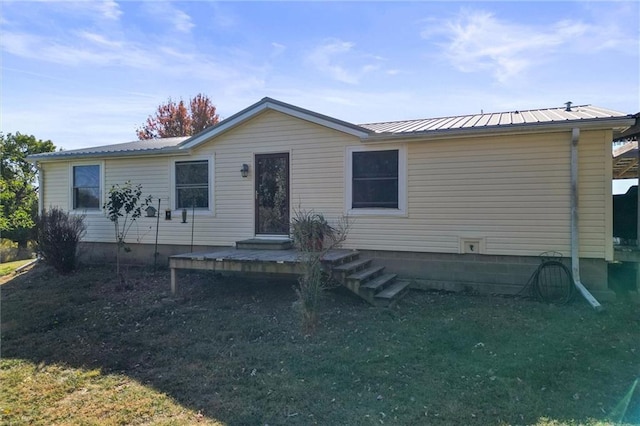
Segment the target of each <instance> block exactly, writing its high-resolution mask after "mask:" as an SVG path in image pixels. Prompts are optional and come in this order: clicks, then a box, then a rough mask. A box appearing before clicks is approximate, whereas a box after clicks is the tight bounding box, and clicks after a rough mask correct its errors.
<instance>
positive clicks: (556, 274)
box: [519, 252, 576, 305]
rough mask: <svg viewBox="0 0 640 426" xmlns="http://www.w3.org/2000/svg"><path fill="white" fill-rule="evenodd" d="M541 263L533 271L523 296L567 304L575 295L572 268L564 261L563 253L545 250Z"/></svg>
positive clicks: (546, 301) (523, 290)
mask: <svg viewBox="0 0 640 426" xmlns="http://www.w3.org/2000/svg"><path fill="white" fill-rule="evenodd" d="M539 257H540V265H538V267H537V268H536V270H535V271H534V272H533V274H532V275H531V277H530V278H529V281H528V282H527V284H526V285H525V287H524V288H523V289H522V290H521V291H520V293H519V295H521V296H527V295H528V296H531V297H533V298H536V299H537V300H539V301H541V302H545V303H550V304H554V305H566V304H567V303H570V302H571V301H572V300H573V299H574V297H575V295H576V288H575V286H574V284H573V277H572V276H571V270H570V269H569V268H568V267H567V265H565V264H564V263H563V262H562V254H561V253H558V252H544V253H542V254H540V256H539Z"/></svg>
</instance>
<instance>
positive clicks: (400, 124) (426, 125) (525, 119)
mask: <svg viewBox="0 0 640 426" xmlns="http://www.w3.org/2000/svg"><path fill="white" fill-rule="evenodd" d="M620 117H630V116H629V115H627V114H624V113H622V112H618V111H613V110H610V109H606V108H599V107H595V106H592V105H579V106H571V107H570V108H567V107H559V108H544V109H531V110H520V111H507V112H497V113H483V114H473V115H461V116H451V117H440V118H425V119H419V120H403V121H389V122H383V123H369V124H361V125H360V127H364V128H365V129H369V130H372V131H373V132H375V133H377V134H383V133H391V134H407V133H419V132H430V131H445V130H462V129H470V130H471V129H483V128H490V127H500V128H503V127H505V126H514V127H516V126H518V125H532V124H547V123H562V122H568V121H577V122H580V121H589V120H594V119H606V118H620Z"/></svg>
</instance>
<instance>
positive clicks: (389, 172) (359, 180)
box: [351, 149, 398, 209]
mask: <svg viewBox="0 0 640 426" xmlns="http://www.w3.org/2000/svg"><path fill="white" fill-rule="evenodd" d="M351 170H352V175H351V180H352V182H351V187H352V188H353V189H352V191H353V192H352V198H351V208H353V209H362V208H382V209H397V208H398V150H397V149H393V150H386V151H360V152H354V153H353V157H352V169H351Z"/></svg>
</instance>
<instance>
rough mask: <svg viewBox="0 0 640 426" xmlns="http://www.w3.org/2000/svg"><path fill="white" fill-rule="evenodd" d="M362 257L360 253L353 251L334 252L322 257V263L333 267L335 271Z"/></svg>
mask: <svg viewBox="0 0 640 426" xmlns="http://www.w3.org/2000/svg"><path fill="white" fill-rule="evenodd" d="M358 256H360V253H359V252H357V251H355V250H353V251H351V250H350V251H333V252H328V253H326V254H325V255H324V256H322V261H323V262H324V263H327V264H329V265H331V266H332V268H333V269H335V268H336V267H338V265H342V264H344V263H348V262H352V261H354V260H356V259H357V258H358Z"/></svg>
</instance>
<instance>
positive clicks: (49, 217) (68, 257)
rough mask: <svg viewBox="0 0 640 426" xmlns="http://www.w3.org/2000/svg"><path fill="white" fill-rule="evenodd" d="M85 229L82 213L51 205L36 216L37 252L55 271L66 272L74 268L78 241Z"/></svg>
mask: <svg viewBox="0 0 640 426" xmlns="http://www.w3.org/2000/svg"><path fill="white" fill-rule="evenodd" d="M85 230H86V225H85V224H84V215H70V214H68V213H67V212H65V211H64V210H61V209H59V208H58V207H52V208H50V209H49V210H48V211H45V212H44V213H43V214H42V215H41V216H40V217H39V218H38V224H37V233H38V253H39V254H40V256H41V257H42V258H43V259H44V261H45V262H46V263H47V264H49V265H51V266H52V267H53V268H54V269H55V270H56V271H58V272H59V273H61V274H67V273H69V272H71V271H73V270H74V269H75V268H76V264H77V248H78V242H80V239H81V238H82V236H83V235H84V232H85Z"/></svg>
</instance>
